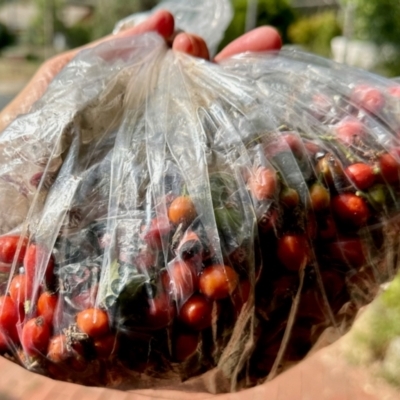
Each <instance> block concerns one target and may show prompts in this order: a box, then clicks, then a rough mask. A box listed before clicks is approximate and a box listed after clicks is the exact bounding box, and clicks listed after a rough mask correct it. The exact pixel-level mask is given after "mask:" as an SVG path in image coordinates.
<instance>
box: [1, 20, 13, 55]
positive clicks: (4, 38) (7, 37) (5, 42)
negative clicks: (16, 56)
mask: <svg viewBox="0 0 400 400" xmlns="http://www.w3.org/2000/svg"><path fill="white" fill-rule="evenodd" d="M14 41H15V36H14V35H13V34H12V33H11V32H10V31H9V30H8V29H7V27H6V26H5V25H3V24H2V23H0V49H2V48H3V47H6V46H10V45H11V44H13V43H14Z"/></svg>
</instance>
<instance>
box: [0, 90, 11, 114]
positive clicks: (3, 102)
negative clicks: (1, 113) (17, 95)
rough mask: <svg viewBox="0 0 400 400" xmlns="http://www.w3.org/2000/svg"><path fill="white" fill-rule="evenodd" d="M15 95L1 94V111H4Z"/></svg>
mask: <svg viewBox="0 0 400 400" xmlns="http://www.w3.org/2000/svg"><path fill="white" fill-rule="evenodd" d="M13 97H14V96H13V95H10V94H6V95H5V94H1V93H0V110H2V109H3V108H4V107H5V106H6V105H7V104H8V103H9V102H10V101H11V99H12V98H13Z"/></svg>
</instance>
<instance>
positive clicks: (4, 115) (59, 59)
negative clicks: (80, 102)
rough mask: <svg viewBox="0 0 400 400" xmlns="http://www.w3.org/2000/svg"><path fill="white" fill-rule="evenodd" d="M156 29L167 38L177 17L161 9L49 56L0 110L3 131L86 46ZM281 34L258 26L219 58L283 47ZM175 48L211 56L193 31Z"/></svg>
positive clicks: (180, 37) (178, 38)
mask: <svg viewBox="0 0 400 400" xmlns="http://www.w3.org/2000/svg"><path fill="white" fill-rule="evenodd" d="M151 31H155V32H157V33H158V34H160V35H161V36H163V37H164V38H165V39H166V40H169V39H170V38H171V37H172V36H173V33H174V18H173V16H172V15H171V14H170V13H169V12H168V11H162V10H161V11H159V12H157V13H155V14H154V15H153V16H151V17H150V18H149V19H148V20H146V21H144V22H142V23H141V24H138V25H137V26H134V27H133V28H130V29H127V30H124V31H122V32H120V33H118V34H117V35H109V36H106V37H105V38H103V39H100V40H97V41H95V42H92V43H90V44H88V45H86V46H83V47H80V48H77V49H74V50H70V51H67V52H65V53H62V54H59V55H57V56H55V57H53V58H51V59H49V60H47V61H46V62H45V63H44V64H43V65H42V66H41V67H40V68H39V69H38V71H37V72H36V74H35V75H34V76H33V78H32V79H31V80H30V82H29V83H28V84H27V85H26V86H25V88H24V89H23V90H22V91H21V92H20V93H19V94H18V95H17V96H16V97H15V98H14V99H13V100H12V101H11V102H10V103H9V104H8V105H7V106H6V107H5V108H4V109H3V110H2V112H0V132H2V131H3V130H4V129H5V128H6V127H7V126H8V124H9V123H10V122H11V121H13V120H14V119H15V118H16V117H17V116H18V115H20V114H25V113H27V112H29V110H30V108H31V107H32V105H33V103H34V102H35V101H36V100H38V99H39V98H40V97H41V96H42V95H43V93H44V92H45V91H46V89H47V87H48V85H49V84H50V82H51V81H52V80H53V79H54V77H55V76H56V75H57V74H58V73H59V72H60V71H61V70H62V68H63V67H64V66H65V65H66V64H68V63H69V62H70V61H71V60H72V59H73V58H74V57H75V56H76V55H77V54H78V52H79V51H81V50H82V49H87V48H90V47H93V46H96V45H98V44H99V43H102V42H104V41H107V40H110V39H113V38H116V37H127V36H133V35H137V34H141V33H146V32H151ZM280 47H281V38H280V36H279V34H278V32H277V31H276V30H275V29H274V28H272V27H267V26H264V27H260V28H257V29H255V30H253V31H251V32H249V33H247V34H245V35H243V36H241V37H240V38H238V39H236V40H235V41H233V42H232V43H230V44H229V45H228V46H226V47H225V48H224V49H223V50H222V51H221V52H220V53H219V54H218V55H217V56H216V57H215V58H214V61H215V62H219V61H221V60H223V59H224V58H227V57H230V56H232V55H234V54H238V53H241V52H244V51H267V50H279V49H280ZM172 48H173V50H176V51H182V52H185V53H187V54H190V55H192V56H194V57H200V58H205V59H209V53H208V49H207V45H206V43H205V42H204V40H203V39H202V38H200V37H199V36H196V35H192V34H189V33H179V34H178V35H177V36H176V37H175V38H174V39H173V42H172Z"/></svg>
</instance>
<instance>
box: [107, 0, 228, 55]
mask: <svg viewBox="0 0 400 400" xmlns="http://www.w3.org/2000/svg"><path fill="white" fill-rule="evenodd" d="M158 10H167V11H169V12H170V13H172V15H173V16H174V19H175V28H176V30H177V31H180V30H182V31H185V32H189V33H194V34H196V35H198V36H200V37H202V38H203V39H204V40H205V42H206V43H207V47H208V49H209V51H210V55H211V56H214V55H215V54H216V52H217V48H218V45H219V43H220V42H221V40H222V39H223V37H224V33H225V30H226V28H227V27H228V25H229V24H230V22H231V20H232V17H233V9H232V5H231V2H230V0H203V1H202V2H198V1H196V0H163V1H161V2H160V3H159V4H158V5H157V6H156V7H154V8H153V9H152V10H151V11H147V12H141V13H135V14H132V15H130V16H129V17H126V18H124V19H122V20H121V21H119V22H118V23H117V24H116V25H115V28H114V33H117V32H120V31H121V30H123V29H126V28H128V27H130V26H134V25H137V24H138V23H140V22H142V21H144V20H145V19H147V18H148V17H149V16H150V15H151V14H153V13H154V12H156V11H158Z"/></svg>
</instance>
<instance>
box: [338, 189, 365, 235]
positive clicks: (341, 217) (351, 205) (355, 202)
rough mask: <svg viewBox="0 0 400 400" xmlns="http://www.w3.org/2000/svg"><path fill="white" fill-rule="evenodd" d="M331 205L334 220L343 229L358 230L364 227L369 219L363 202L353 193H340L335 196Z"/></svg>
mask: <svg viewBox="0 0 400 400" xmlns="http://www.w3.org/2000/svg"><path fill="white" fill-rule="evenodd" d="M331 205H332V211H333V214H334V216H335V218H336V220H337V221H338V222H339V223H341V224H342V225H343V226H344V227H346V226H350V227H353V228H359V227H361V226H363V225H365V224H366V223H367V221H368V219H369V217H370V211H369V208H368V205H367V203H366V202H365V200H364V199H362V198H361V197H359V196H356V195H355V194H353V193H342V194H339V195H337V196H335V197H334V198H333V199H332V202H331Z"/></svg>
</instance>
